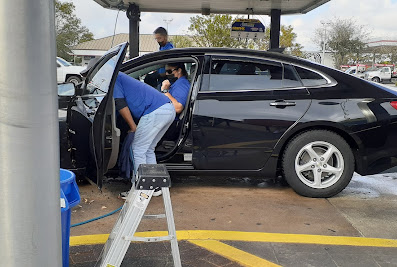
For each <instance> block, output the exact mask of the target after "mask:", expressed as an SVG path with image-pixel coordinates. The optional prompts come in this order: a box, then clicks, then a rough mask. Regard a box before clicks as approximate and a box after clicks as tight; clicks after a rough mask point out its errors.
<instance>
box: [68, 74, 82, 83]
mask: <svg viewBox="0 0 397 267" xmlns="http://www.w3.org/2000/svg"><path fill="white" fill-rule="evenodd" d="M66 82H67V83H73V84H74V85H78V84H79V83H80V82H81V78H80V77H79V76H75V75H73V76H70V77H68V78H67V79H66Z"/></svg>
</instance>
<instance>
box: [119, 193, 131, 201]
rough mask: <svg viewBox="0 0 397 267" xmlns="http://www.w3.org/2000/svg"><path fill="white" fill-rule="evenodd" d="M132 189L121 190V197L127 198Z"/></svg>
mask: <svg viewBox="0 0 397 267" xmlns="http://www.w3.org/2000/svg"><path fill="white" fill-rule="evenodd" d="M129 192H130V191H125V192H121V193H120V194H119V198H121V199H124V200H126V199H127V197H128V193H129Z"/></svg>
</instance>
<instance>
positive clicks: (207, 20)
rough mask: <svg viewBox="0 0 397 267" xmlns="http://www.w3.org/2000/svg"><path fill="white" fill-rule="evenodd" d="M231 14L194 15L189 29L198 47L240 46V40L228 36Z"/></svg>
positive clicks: (231, 19) (231, 20)
mask: <svg viewBox="0 0 397 267" xmlns="http://www.w3.org/2000/svg"><path fill="white" fill-rule="evenodd" d="M232 22H233V17H232V16H231V15H213V14H212V15H209V16H195V17H191V18H190V27H189V30H190V31H191V32H192V34H193V35H192V39H193V40H194V42H195V43H196V45H197V46H198V47H240V46H241V42H240V41H238V40H237V39H235V38H232V37H230V26H231V24H232Z"/></svg>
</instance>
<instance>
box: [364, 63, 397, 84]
mask: <svg viewBox="0 0 397 267" xmlns="http://www.w3.org/2000/svg"><path fill="white" fill-rule="evenodd" d="M394 78H397V73H396V71H395V70H393V68H392V67H382V68H379V69H377V70H371V71H366V72H365V75H364V79H366V80H370V81H374V82H377V83H380V82H384V81H392V79H393V80H394Z"/></svg>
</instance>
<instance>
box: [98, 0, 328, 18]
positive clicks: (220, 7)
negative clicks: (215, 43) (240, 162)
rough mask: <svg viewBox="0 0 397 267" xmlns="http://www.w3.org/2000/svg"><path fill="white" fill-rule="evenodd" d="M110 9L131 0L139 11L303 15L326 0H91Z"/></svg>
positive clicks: (127, 3) (326, 0) (117, 7)
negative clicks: (276, 12)
mask: <svg viewBox="0 0 397 267" xmlns="http://www.w3.org/2000/svg"><path fill="white" fill-rule="evenodd" d="M94 1H95V2H97V3H98V4H100V5H101V6H103V7H105V8H110V9H127V8H128V5H129V3H131V2H134V3H135V4H136V5H138V6H139V8H140V10H141V12H168V13H201V14H206V15H207V14H210V13H215V14H255V15H270V11H271V10H272V9H279V10H281V14H305V13H307V12H309V11H311V10H313V9H315V8H317V7H319V6H321V5H323V4H324V3H327V2H328V1H330V0H164V1H161V0H134V1H131V0H94Z"/></svg>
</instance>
